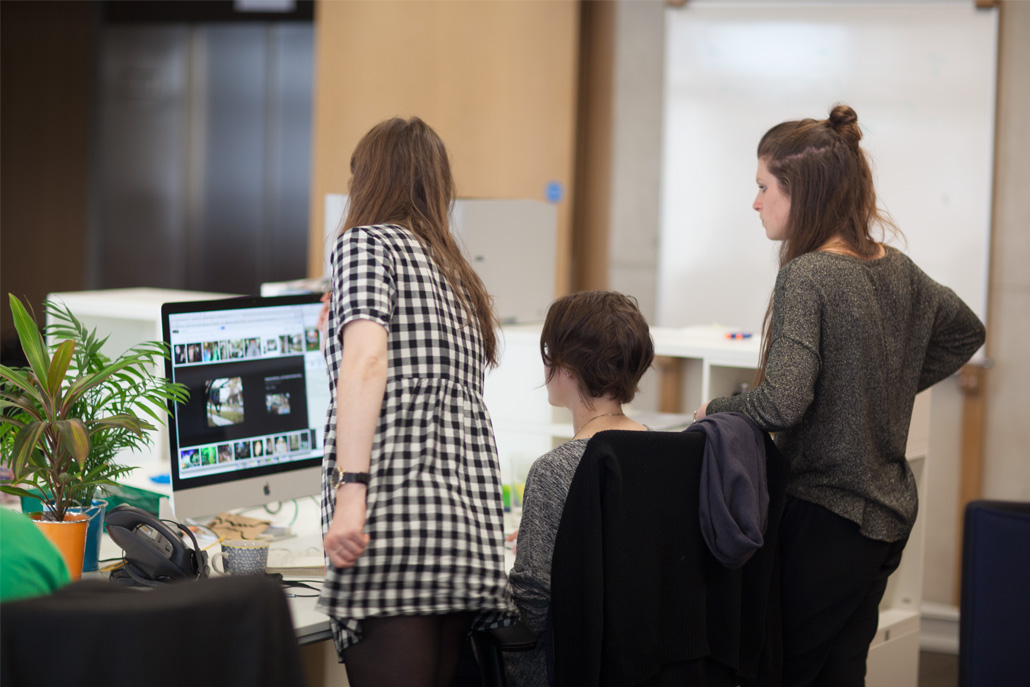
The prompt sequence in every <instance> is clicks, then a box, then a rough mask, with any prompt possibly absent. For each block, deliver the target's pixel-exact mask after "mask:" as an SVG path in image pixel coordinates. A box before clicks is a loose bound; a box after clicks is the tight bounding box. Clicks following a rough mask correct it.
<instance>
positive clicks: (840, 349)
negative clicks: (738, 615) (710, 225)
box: [696, 105, 984, 687]
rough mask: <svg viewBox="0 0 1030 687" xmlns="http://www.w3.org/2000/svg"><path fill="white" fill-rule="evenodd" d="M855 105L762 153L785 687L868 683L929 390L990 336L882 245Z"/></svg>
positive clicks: (723, 401)
mask: <svg viewBox="0 0 1030 687" xmlns="http://www.w3.org/2000/svg"><path fill="white" fill-rule="evenodd" d="M861 136H862V133H861V130H860V129H859V127H858V118H857V116H856V114H855V112H854V110H852V109H851V108H850V107H848V106H846V105H838V106H836V107H834V108H833V110H832V111H831V112H830V117H829V118H828V119H825V120H813V119H806V120H801V121H792V122H784V123H782V124H779V125H777V126H775V127H773V128H772V129H770V130H769V131H768V132H767V133H766V134H765V136H764V137H763V138H762V141H761V143H759V146H758V174H757V182H758V188H759V191H758V196H757V198H756V199H755V202H754V206H753V207H754V209H755V210H756V211H757V212H758V213H759V216H760V218H761V220H762V224H763V226H764V227H765V232H766V236H767V237H768V238H769V239H771V240H774V241H780V242H782V246H781V249H780V272H779V274H778V275H777V278H776V285H775V287H774V290H773V294H772V298H771V300H770V305H769V312H768V313H767V315H766V324H765V327H764V331H763V339H764V340H763V354H762V360H761V365H760V369H759V371H758V375H757V377H756V384H755V385H753V386H752V388H751V389H750V390H749V391H747V392H745V393H743V394H740V395H738V396H734V397H730V398H716V399H713V400H711V401H709V402H708V403H706V404H704V405H702V406H701V407H700V408H699V409H698V411H697V413H696V416H697V417H698V418H701V417H704V416H705V415H706V414H711V413H717V412H727V411H736V412H740V413H744V414H745V415H747V416H748V417H750V418H751V419H752V420H754V421H755V422H756V423H757V424H758V425H759V426H760V427H761V428H763V429H765V430H767V431H769V432H775V438H776V443H777V445H778V446H779V448H780V449H781V451H783V453H784V454H785V455H786V456H787V457H788V459H789V460H790V463H791V475H790V481H789V483H788V488H787V493H788V496H789V500H788V504H787V508H786V511H785V512H784V515H783V525H782V528H781V534H780V542H781V546H782V560H783V585H784V592H783V593H784V684H785V685H834V686H835V687H842V686H843V687H846V686H848V685H862V684H864V680H865V662H866V655H867V653H868V650H869V644H870V642H871V641H872V638H873V636H874V635H875V633H876V625H877V620H878V605H879V602H880V599H881V598H882V596H883V593H884V590H885V588H886V584H887V577H888V576H889V575H890V574H891V573H892V572H893V571H894V570H895V569H896V568H897V566H898V564H899V563H900V561H901V553H902V549H903V548H904V546H905V542H906V541H907V540H908V535H909V532H910V530H911V528H912V524H913V522H914V521H915V517H916V508H917V496H916V484H915V480H914V478H913V475H912V471H911V470H910V468H909V466H908V462H907V461H906V459H905V444H906V441H907V435H908V427H909V423H910V421H911V417H912V406H913V403H914V400H915V396H916V394H917V393H918V392H920V391H922V390H924V389H926V388H927V387H929V386H931V385H933V384H935V383H936V382H938V381H940V380H941V379H944V378H945V377H947V376H948V375H950V374H952V373H953V372H955V371H956V370H958V368H959V367H960V366H961V365H962V364H963V363H965V362H966V361H967V360H968V359H969V358H970V357H971V356H972V355H973V353H974V352H976V350H977V349H978V348H980V346H981V345H982V344H983V342H984V327H983V324H982V323H981V322H980V321H979V319H977V317H976V315H975V314H974V313H973V312H972V311H971V310H970V309H969V308H968V307H967V306H966V304H965V303H963V302H962V301H961V300H960V299H959V298H958V296H956V295H955V293H954V292H953V291H951V289H948V288H947V287H944V286H942V285H940V284H938V283H937V282H935V281H933V280H932V279H930V278H929V277H928V276H927V275H926V274H924V273H923V272H922V271H921V270H920V269H919V268H918V267H917V266H916V265H915V264H914V263H913V262H912V261H911V260H910V259H909V258H908V257H906V256H905V255H904V254H902V253H901V252H899V251H897V250H896V249H894V248H891V247H889V246H885V245H883V244H881V243H879V242H877V241H876V240H874V238H873V236H872V230H873V228H874V227H876V226H879V227H880V228H883V229H889V230H892V231H897V229H896V228H895V227H894V226H893V225H892V224H891V223H890V221H889V219H887V218H886V217H885V216H883V215H882V214H881V213H880V212H879V211H878V209H877V207H876V194H875V191H874V189H873V183H872V174H871V171H870V168H869V164H868V161H867V160H866V157H865V153H864V152H863V150H862V149H861V148H860V146H859V140H860V139H861Z"/></svg>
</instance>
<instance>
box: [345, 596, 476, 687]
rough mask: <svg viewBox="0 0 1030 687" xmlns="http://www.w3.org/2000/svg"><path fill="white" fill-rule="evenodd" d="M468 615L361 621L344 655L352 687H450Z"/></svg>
mask: <svg viewBox="0 0 1030 687" xmlns="http://www.w3.org/2000/svg"><path fill="white" fill-rule="evenodd" d="M472 615H473V614H472V613H449V614H447V615H403V616H387V617H381V618H365V619H364V620H362V621H361V628H362V636H361V641H360V642H358V643H356V644H353V645H351V646H349V647H347V648H346V649H344V651H343V660H344V663H345V664H346V667H347V679H348V680H349V681H350V684H351V687H449V685H450V684H451V681H452V680H453V679H454V673H455V671H456V669H457V666H458V657H459V655H460V654H461V647H462V644H463V643H464V641H465V636H466V635H467V634H468V630H469V626H470V625H471V624H472Z"/></svg>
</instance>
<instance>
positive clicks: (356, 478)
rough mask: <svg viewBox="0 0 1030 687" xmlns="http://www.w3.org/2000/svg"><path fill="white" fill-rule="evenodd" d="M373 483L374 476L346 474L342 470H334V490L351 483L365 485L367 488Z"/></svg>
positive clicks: (360, 473) (365, 473)
mask: <svg viewBox="0 0 1030 687" xmlns="http://www.w3.org/2000/svg"><path fill="white" fill-rule="evenodd" d="M371 481H372V476H371V475H370V474H368V473H367V472H344V471H343V470H341V469H340V468H336V469H335V470H333V479H332V486H333V488H334V489H336V488H338V487H340V486H342V485H344V484H350V483H351V482H357V483H359V484H364V485H365V486H366V487H367V486H368V484H369V482H371Z"/></svg>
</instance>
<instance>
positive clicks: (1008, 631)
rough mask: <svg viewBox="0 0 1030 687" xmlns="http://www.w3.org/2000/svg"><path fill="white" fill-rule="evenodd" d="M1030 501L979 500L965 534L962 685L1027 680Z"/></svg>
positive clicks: (970, 509)
mask: <svg viewBox="0 0 1030 687" xmlns="http://www.w3.org/2000/svg"><path fill="white" fill-rule="evenodd" d="M1028 649H1030V503H1015V502H1005V501H973V502H971V503H969V505H967V506H966V513H965V530H964V532H963V535H962V601H961V616H960V620H959V685H960V687H997V686H1000V685H1024V684H1027V679H1028V678H1027V657H1026V652H1027V650H1028Z"/></svg>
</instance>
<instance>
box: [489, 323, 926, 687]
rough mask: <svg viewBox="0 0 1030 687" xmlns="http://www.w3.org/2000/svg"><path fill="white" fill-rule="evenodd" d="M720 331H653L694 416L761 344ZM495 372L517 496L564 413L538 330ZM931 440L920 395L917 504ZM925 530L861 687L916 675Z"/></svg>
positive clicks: (896, 583)
mask: <svg viewBox="0 0 1030 687" xmlns="http://www.w3.org/2000/svg"><path fill="white" fill-rule="evenodd" d="M727 331H728V330H725V329H723V328H720V327H688V328H683V329H674V328H658V327H656V328H652V329H651V335H652V338H653V339H654V342H655V353H656V355H660V356H669V357H674V358H679V359H681V363H682V379H681V380H680V383H681V385H682V389H681V391H682V396H681V397H682V398H683V399H685V400H684V403H685V404H686V406H687V408H690V409H693V408H696V407H697V406H699V405H700V404H701V403H702V402H704V401H705V400H708V399H710V398H714V397H716V396H725V395H729V394H731V393H733V392H734V391H737V390H739V389H740V388H741V385H742V384H745V383H749V382H750V381H751V378H752V376H753V375H754V371H755V368H756V367H757V365H758V360H759V351H760V348H759V347H760V339H759V337H758V336H757V335H755V336H752V337H750V338H746V339H727V338H726V332H727ZM502 333H503V344H504V349H503V354H502V357H501V364H500V366H499V367H498V368H497V369H495V370H493V371H492V372H490V373H489V375H488V376H487V381H486V403H487V407H488V408H489V410H490V414H491V416H492V418H493V422H494V431H495V436H496V439H497V449H498V453H499V455H500V459H501V467H502V473H503V474H504V478H505V482H506V483H509V484H511V485H512V486H513V488H515V489H517V488H518V485H519V484H521V483H523V482H525V477H526V473H527V472H528V471H529V467H530V466H531V465H532V463H533V461H534V460H536V458H537V457H539V456H540V455H542V454H543V453H546V452H547V451H549V450H550V449H551V448H553V447H554V446H556V445H557V444H559V443H561V442H563V441H567V440H568V439H569V438H571V435H572V426H571V422H570V418H569V417H568V412H567V411H566V410H564V409H554V408H551V406H550V405H549V404H548V402H547V390H546V388H545V387H544V376H543V375H544V372H543V364H542V363H541V360H540V344H539V341H540V325H538V324H527V325H514V326H508V327H504V328H503V329H502ZM628 412H629V414H630V415H632V416H633V417H634V418H635V419H637V420H638V421H641V422H643V423H644V424H647V425H649V426H651V427H654V428H656V429H675V428H682V427H685V426H686V425H687V424H688V423H689V421H690V418H689V416H685V415H668V414H658V413H647V412H645V411H641V410H639V409H634V408H628ZM929 439H930V393H929V391H927V392H924V393H922V394H920V395H919V396H918V397H917V398H916V405H915V409H914V412H913V416H912V425H911V428H910V429H909V439H908V448H907V452H906V455H907V456H908V459H909V464H910V465H911V467H912V471H913V473H914V474H915V477H916V483H917V485H918V488H919V493H920V498H923V495H924V494H925V491H926V464H927V457H928V449H929V443H930V441H929ZM923 540H924V523H923V521H922V518H919V519H918V520H917V521H916V525H915V528H914V529H913V531H912V535H911V537H910V538H909V542H908V545H907V547H906V549H905V555H904V557H903V559H902V561H901V566H900V567H899V569H898V570H897V571H896V572H895V573H894V574H893V575H892V576H891V578H890V583H889V584H888V586H887V591H886V593H885V594H884V598H883V601H882V603H881V604H880V622H879V628H878V630H877V633H876V636H875V638H874V639H873V642H872V645H871V647H870V651H869V661H868V674H867V678H866V684H867V685H870V687H873V686H882V687H915V686H916V685H917V682H918V670H919V606H920V601H921V598H922V577H923V576H922V568H923V545H924V541H923Z"/></svg>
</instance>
